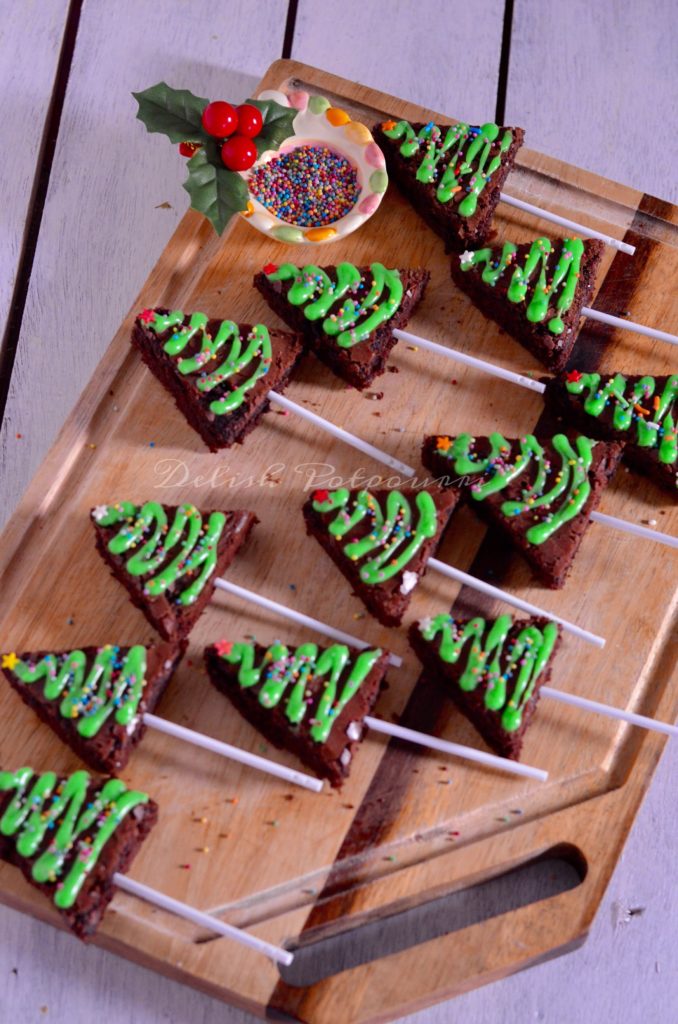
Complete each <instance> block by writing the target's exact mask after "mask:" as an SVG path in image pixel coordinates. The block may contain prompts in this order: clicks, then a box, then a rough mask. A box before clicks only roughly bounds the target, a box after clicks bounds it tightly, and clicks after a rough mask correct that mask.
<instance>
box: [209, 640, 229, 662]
mask: <svg viewBox="0 0 678 1024" xmlns="http://www.w3.org/2000/svg"><path fill="white" fill-rule="evenodd" d="M214 650H215V651H216V652H217V654H218V655H219V657H220V658H224V657H225V656H226V655H227V654H230V653H231V651H232V650H233V644H232V643H231V641H230V640H219V641H218V642H217V643H216V644H215V645H214Z"/></svg>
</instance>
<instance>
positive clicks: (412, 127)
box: [372, 119, 525, 251]
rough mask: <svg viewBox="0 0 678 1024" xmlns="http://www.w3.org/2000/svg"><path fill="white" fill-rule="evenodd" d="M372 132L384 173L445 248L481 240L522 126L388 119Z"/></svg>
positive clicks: (489, 224) (520, 140) (520, 139)
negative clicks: (444, 243)
mask: <svg viewBox="0 0 678 1024" xmlns="http://www.w3.org/2000/svg"><path fill="white" fill-rule="evenodd" d="M372 133H373V135H374V138H375V140H376V142H377V145H379V146H380V147H381V149H382V150H383V151H384V155H385V157H386V165H387V167H388V172H389V175H390V176H391V177H392V178H393V180H394V181H395V182H397V184H398V186H399V187H400V189H401V190H402V191H403V192H404V194H405V195H406V196H407V198H408V199H409V200H410V202H411V203H412V205H413V206H414V208H415V209H416V210H417V211H418V213H419V214H420V215H421V216H422V217H423V218H424V220H425V221H426V223H427V224H428V225H429V226H430V227H431V228H433V230H434V231H436V232H437V233H438V234H439V235H441V236H442V237H443V238H444V239H445V242H446V243H447V248H448V249H454V250H459V251H461V250H463V249H466V248H468V247H469V246H474V245H482V243H483V242H484V241H485V239H486V238H487V237H488V235H489V233H490V230H491V227H492V216H493V214H494V211H495V208H496V205H497V203H498V202H499V194H500V192H501V188H502V185H503V184H504V181H505V180H506V176H507V174H508V173H509V171H510V170H511V168H512V167H513V164H514V163H515V159H516V154H517V152H518V150H519V149H520V147H521V146H522V144H523V137H524V134H525V133H524V131H523V129H522V128H504V127H501V126H500V125H496V124H492V123H489V124H484V125H470V124H464V123H463V122H459V123H458V124H454V125H447V124H445V125H439V124H433V122H432V121H428V122H427V123H426V124H424V123H421V122H415V123H410V122H409V121H396V120H394V119H391V120H389V121H384V122H382V123H381V124H378V125H375V126H374V128H373V129H372Z"/></svg>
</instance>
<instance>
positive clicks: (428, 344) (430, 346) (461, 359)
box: [393, 329, 546, 395]
mask: <svg viewBox="0 0 678 1024" xmlns="http://www.w3.org/2000/svg"><path fill="white" fill-rule="evenodd" d="M393 335H394V337H396V338H397V339H398V341H407V342H409V344H410V345H416V346H417V348H423V349H426V350H427V352H435V353H436V355H439V356H445V357H446V358H447V359H452V360H454V362H455V363H465V364H466V365H467V366H473V367H475V368H476V369H477V370H483V371H484V372H485V373H489V374H490V375H491V376H492V377H499V378H500V379H501V380H510V381H511V383H512V384H519V385H520V387H521V388H528V389H529V390H530V391H538V392H539V394H540V395H543V394H544V392H545V391H546V385H545V384H542V383H541V382H540V381H538V380H532V378H531V377H524V376H523V375H522V373H514V372H513V371H512V370H504V369H503V368H502V367H501V366H495V365H494V363H488V362H487V361H486V360H485V359H478V358H476V356H467V355H466V353H465V352H459V351H458V350H457V349H454V348H448V347H447V345H439V344H438V343H437V342H435V341H429V340H428V339H427V338H420V337H419V335H418V334H410V332H409V331H399V330H397V329H396V330H395V331H394V332H393Z"/></svg>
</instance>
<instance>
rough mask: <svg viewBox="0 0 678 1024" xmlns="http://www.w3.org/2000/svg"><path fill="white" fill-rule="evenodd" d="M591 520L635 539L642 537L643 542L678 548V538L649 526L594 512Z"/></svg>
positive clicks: (590, 517)
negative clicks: (649, 541)
mask: <svg viewBox="0 0 678 1024" xmlns="http://www.w3.org/2000/svg"><path fill="white" fill-rule="evenodd" d="M589 519H590V520H591V522H593V523H600V524H601V525H602V526H609V527H610V529H612V530H621V531H622V533H630V534H632V536H634V537H642V538H643V540H653V541H656V543H657V544H664V545H665V546H666V547H667V548H678V537H671V536H670V534H668V533H662V532H661V530H652V529H650V527H648V526H638V524H637V523H627V522H626V520H625V519H617V517H616V516H606V515H605V513H604V512H592V513H591V515H590V516H589Z"/></svg>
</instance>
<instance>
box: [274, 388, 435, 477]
mask: <svg viewBox="0 0 678 1024" xmlns="http://www.w3.org/2000/svg"><path fill="white" fill-rule="evenodd" d="M267 397H268V399H269V401H270V402H272V403H273V405H279V406H280V407H281V408H282V409H286V410H287V411H288V412H293V413H295V414H296V415H297V416H299V417H300V418H301V419H302V420H307V421H308V422H309V423H313V424H314V425H315V426H316V427H320V429H321V430H324V431H326V433H328V434H331V435H332V436H333V437H336V438H338V439H339V440H340V441H343V442H344V443H345V444H350V445H351V447H352V448H357V449H358V451H359V452H363V454H364V455H371V456H372V458H373V459H376V460H377V461H378V462H383V463H384V465H386V466H390V467H391V469H396V470H397V471H398V472H399V473H402V474H403V475H404V476H408V477H409V476H414V475H415V470H414V469H413V468H412V466H408V465H406V464H405V463H404V462H400V460H399V459H396V458H394V457H393V456H392V455H387V454H386V452H382V450H381V449H380V448H375V447H374V445H372V444H368V442H367V441H363V440H361V438H359V437H356V436H355V434H350V433H349V432H348V430H344V428H343V427H337V426H335V425H334V423H330V421H329V420H325V419H323V417H322V416H317V415H316V414H315V413H314V412H311V411H310V410H309V409H304V407H303V406H301V405H297V404H296V402H290V400H289V398H284V397H283V395H279V394H278V392H277V391H269V393H268V396H267Z"/></svg>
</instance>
